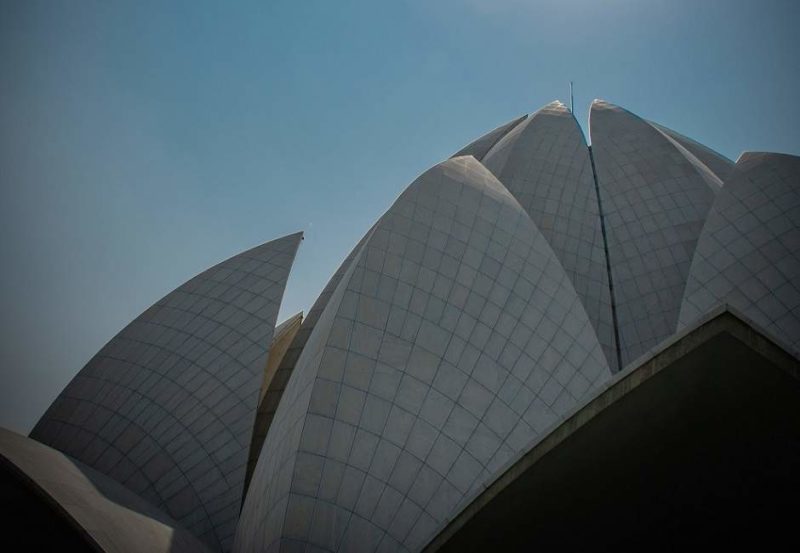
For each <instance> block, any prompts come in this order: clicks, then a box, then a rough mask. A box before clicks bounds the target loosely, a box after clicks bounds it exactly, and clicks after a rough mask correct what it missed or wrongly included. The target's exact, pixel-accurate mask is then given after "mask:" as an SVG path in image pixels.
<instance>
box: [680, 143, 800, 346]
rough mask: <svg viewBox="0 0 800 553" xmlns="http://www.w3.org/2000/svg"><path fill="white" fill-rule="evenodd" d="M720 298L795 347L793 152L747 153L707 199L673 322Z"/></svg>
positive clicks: (799, 165) (799, 332)
mask: <svg viewBox="0 0 800 553" xmlns="http://www.w3.org/2000/svg"><path fill="white" fill-rule="evenodd" d="M720 303H727V304H731V305H733V306H734V307H736V308H738V309H739V310H741V311H742V313H744V314H745V315H747V316H748V317H750V318H751V319H752V320H753V321H755V322H756V323H758V324H760V325H762V326H763V327H764V328H765V329H767V330H768V331H770V332H771V333H772V334H773V335H774V336H776V337H777V338H778V339H779V340H781V342H783V343H784V344H786V345H787V346H788V347H789V348H791V349H793V350H794V352H795V354H797V353H798V352H799V351H800V158H798V157H795V156H789V155H784V154H771V153H746V154H744V155H742V157H740V158H739V160H738V162H737V163H736V167H735V168H734V170H733V173H732V175H731V177H730V178H729V180H728V182H727V183H726V185H725V187H724V188H723V189H722V191H721V192H720V193H719V195H718V196H717V198H716V200H715V201H714V205H713V206H712V207H711V211H710V212H709V214H708V218H707V220H706V224H705V226H704V227H703V232H702V234H701V235H700V240H699V241H698V243H697V249H696V251H695V254H694V260H693V261H692V268H691V271H690V272H689V279H688V282H687V285H686V294H685V297H684V299H683V305H682V306H681V312H680V324H679V326H680V327H684V326H687V325H689V324H691V323H692V321H693V320H695V319H697V318H698V317H700V316H702V315H703V314H705V313H707V312H708V311H710V310H711V309H713V308H714V307H715V306H716V305H718V304H720Z"/></svg>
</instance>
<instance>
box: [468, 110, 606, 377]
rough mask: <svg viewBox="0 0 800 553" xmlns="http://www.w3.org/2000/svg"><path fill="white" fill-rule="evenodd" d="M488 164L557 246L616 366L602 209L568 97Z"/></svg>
mask: <svg viewBox="0 0 800 553" xmlns="http://www.w3.org/2000/svg"><path fill="white" fill-rule="evenodd" d="M483 164H484V165H485V166H486V168H487V169H489V171H491V172H492V173H493V174H494V176H495V177H497V179H498V180H499V181H500V182H502V183H503V185H505V187H506V188H507V189H508V191H509V192H511V194H512V195H513V196H514V198H516V200H517V201H518V202H519V203H520V205H521V206H522V207H523V209H525V211H526V212H527V213H528V215H530V217H531V219H533V222H534V223H535V224H536V226H537V227H538V229H539V231H541V233H542V234H543V235H544V237H545V239H547V242H548V243H549V244H550V247H551V248H553V251H554V252H555V254H556V256H557V257H558V259H559V261H561V265H562V266H563V267H564V270H565V271H566V273H567V276H569V277H570V279H571V280H572V284H573V286H574V287H575V291H576V292H577V293H578V297H579V298H580V299H581V301H582V302H583V306H584V308H585V309H586V312H587V314H588V315H589V320H590V321H591V322H592V325H593V326H594V329H595V332H596V333H597V337H598V339H599V341H600V344H601V345H602V346H603V351H604V353H605V355H606V359H608V364H609V366H611V367H614V368H615V369H616V367H617V366H618V362H617V355H616V345H615V343H614V323H613V320H612V314H611V298H610V295H609V285H608V270H607V267H606V257H605V251H604V246H603V234H602V229H601V223H600V210H599V208H598V202H597V193H596V190H595V185H594V177H593V175H592V165H591V160H590V159H589V150H588V149H587V147H586V141H585V140H584V138H583V132H582V131H581V129H580V127H579V126H578V122H577V121H575V118H574V117H573V116H572V113H571V112H570V111H569V110H568V109H567V108H566V106H564V104H562V103H561V102H553V103H551V104H548V105H546V106H545V107H543V108H542V109H540V110H539V111H537V112H536V113H534V114H533V115H531V116H530V117H528V118H527V119H526V120H525V121H523V122H521V123H519V125H517V126H516V127H515V128H514V131H513V132H511V133H508V134H506V135H505V136H504V137H503V138H501V139H500V141H498V142H497V144H496V145H495V146H494V147H493V148H492V149H491V150H489V152H488V153H487V154H486V156H485V157H484V159H483Z"/></svg>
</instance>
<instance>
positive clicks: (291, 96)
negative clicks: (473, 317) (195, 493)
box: [0, 0, 800, 432]
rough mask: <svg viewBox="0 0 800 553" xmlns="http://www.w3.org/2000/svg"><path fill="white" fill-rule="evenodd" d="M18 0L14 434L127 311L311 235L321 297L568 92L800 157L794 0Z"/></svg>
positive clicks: (5, 17) (13, 138) (6, 133)
mask: <svg viewBox="0 0 800 553" xmlns="http://www.w3.org/2000/svg"><path fill="white" fill-rule="evenodd" d="M231 4H233V3H224V2H201V1H198V0H194V1H192V2H186V3H180V2H170V3H166V2H152V3H148V2H144V1H137V2H125V3H123V2H99V1H88V0H82V1H68V2H59V1H55V0H51V1H47V2H33V1H29V0H23V1H16V2H14V1H2V2H0V71H1V73H0V74H1V75H2V78H0V229H1V230H2V232H0V267H2V269H0V302H1V303H0V336H2V338H0V425H2V426H6V427H9V428H12V429H14V430H17V431H21V432H27V431H28V430H29V429H30V428H31V427H32V425H33V424H34V423H35V421H36V420H37V419H38V417H39V416H40V415H41V413H42V412H43V411H44V409H45V408H46V407H47V406H48V405H49V403H50V402H51V401H52V399H53V398H54V397H55V395H56V394H57V393H58V392H59V391H60V390H61V389H62V388H63V386H64V385H65V384H66V383H67V382H68V381H69V379H70V378H71V377H72V376H73V375H74V374H75V373H76V372H77V371H78V370H79V369H80V368H81V367H82V366H83V365H84V364H85V362H86V361H88V359H89V358H90V357H91V356H92V355H93V354H94V353H95V352H96V351H97V350H98V349H99V348H100V347H101V346H102V345H103V344H104V343H105V342H106V341H107V340H108V339H109V338H111V337H112V336H113V335H114V334H116V333H117V332H118V331H119V330H120V329H121V328H122V327H123V326H124V325H125V324H126V323H127V322H129V321H130V320H131V319H133V318H134V317H136V316H137V315H138V314H139V313H140V312H141V311H143V310H144V309H145V308H147V307H148V306H149V305H150V304H152V303H153V302H154V301H156V300H157V299H158V298H160V297H161V296H162V295H164V294H165V293H167V292H168V291H170V290H171V289H173V288H174V287H175V286H177V285H179V284H181V283H182V282H183V281H185V280H186V279H188V278H190V277H191V276H193V275H194V274H196V273H197V272H199V271H201V270H203V269H205V268H207V267H209V266H211V265H213V264H215V263H217V262H219V261H221V260H223V259H225V258H227V257H229V256H230V255H233V254H235V253H238V252H239V251H241V250H243V249H246V248H249V247H251V246H254V245H257V244H259V243H262V242H264V241H267V240H270V239H273V238H276V237H278V236H281V235H284V234H288V233H291V232H294V231H297V230H303V231H305V236H306V239H305V241H304V243H303V244H302V246H301V249H300V251H299V254H298V258H297V262H296V264H295V267H294V269H293V272H292V276H291V280H290V283H289V286H288V289H287V292H286V296H285V298H284V304H283V308H282V315H281V317H282V318H283V317H286V316H288V315H291V314H292V313H294V312H296V311H299V310H307V309H308V307H309V306H310V304H311V303H313V301H314V299H315V298H316V296H317V294H318V293H319V291H320V290H321V289H322V287H323V285H324V284H325V282H326V281H327V279H328V277H329V276H330V275H331V274H332V273H333V271H334V270H335V269H336V267H337V265H338V264H339V262H340V261H341V260H342V258H343V257H344V256H345V255H346V253H347V252H348V251H349V249H350V248H351V247H352V245H353V244H355V242H356V241H357V240H358V239H359V238H360V237H361V235H362V234H363V233H364V232H365V231H366V230H367V229H368V228H369V227H370V225H371V224H372V223H373V222H374V221H375V219H376V218H377V217H378V216H380V214H381V213H383V211H384V210H386V209H387V208H388V207H389V206H390V205H391V202H392V201H393V200H394V198H395V197H396V196H397V195H398V194H399V193H400V192H401V191H402V190H403V188H404V187H405V186H407V185H408V184H409V183H410V182H411V181H412V180H413V179H414V178H415V177H416V176H417V175H419V174H420V173H421V172H422V171H424V170H425V169H426V168H428V167H429V166H431V165H433V164H435V163H437V162H439V161H441V160H442V159H444V158H446V157H448V156H449V155H450V154H452V153H453V152H454V151H456V150H458V149H459V148H460V147H461V146H463V145H464V144H465V143H467V142H469V141H470V140H471V139H473V138H475V137H477V136H478V135H480V134H482V133H483V132H485V131H488V130H490V129H491V128H494V127H495V126H497V125H499V124H501V123H503V122H505V121H507V120H509V119H511V118H513V117H516V116H518V115H520V114H523V113H529V112H532V111H535V110H536V109H538V108H539V107H541V106H542V105H544V104H546V103H548V102H550V101H551V100H554V99H561V100H563V101H565V102H567V101H568V95H569V85H568V83H569V81H570V80H573V81H574V82H575V111H576V116H577V117H578V119H579V121H581V122H582V123H583V124H584V128H585V127H586V117H587V108H588V106H589V103H590V102H591V100H592V99H593V98H604V99H606V100H609V101H611V102H614V103H617V104H620V105H622V106H624V107H626V108H627V109H629V110H631V111H633V112H635V113H638V114H639V115H641V116H643V117H646V118H648V119H652V120H654V121H657V122H659V123H662V124H664V125H666V126H668V127H671V128H673V129H675V130H678V131H679V132H682V133H684V134H686V135H688V136H691V137H692V138H694V139H696V140H698V141H700V142H703V143H705V144H707V145H708V146H711V147H712V148H715V149H717V150H718V151H720V152H721V153H723V154H725V155H727V156H728V157H731V158H734V159H735V158H736V157H738V155H739V154H740V153H741V151H743V150H769V151H779V152H786V153H792V154H799V153H800V130H798V122H800V107H798V101H797V93H798V90H799V89H800V65H799V64H798V61H797V54H798V52H800V38H798V37H799V35H800V33H798V32H797V23H798V17H799V16H800V2H796V1H778V0H773V1H770V0H761V1H737V0H728V1H725V0H703V1H698V0H693V1H686V0H604V1H602V2H601V1H597V0H561V1H556V0H542V1H522V0H463V1H456V0H440V1H435V0H427V1H424V0H422V1H410V0H409V1H401V0H394V1H391V2H382V1H381V2H379V1H375V0H372V1H347V0H338V1H335V2H334V1H330V0H328V1H304V2H296V1H272V2H265V1H262V2H253V3H246V2H239V3H235V5H231Z"/></svg>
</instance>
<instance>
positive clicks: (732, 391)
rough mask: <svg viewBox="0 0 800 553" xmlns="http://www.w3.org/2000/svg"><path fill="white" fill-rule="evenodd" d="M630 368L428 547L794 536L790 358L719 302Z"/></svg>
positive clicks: (610, 546) (797, 392)
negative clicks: (708, 314)
mask: <svg viewBox="0 0 800 553" xmlns="http://www.w3.org/2000/svg"><path fill="white" fill-rule="evenodd" d="M635 365H636V368H634V369H632V370H628V371H625V372H623V373H621V374H620V375H619V377H618V378H616V379H614V380H613V381H612V382H611V383H610V384H609V385H608V386H607V387H606V389H605V390H603V391H602V392H601V393H600V394H598V395H596V396H595V397H594V399H593V400H591V401H590V402H588V403H587V404H585V405H584V406H583V407H582V408H580V409H579V410H577V411H576V412H575V413H574V414H573V415H572V416H571V417H569V418H567V419H566V420H565V421H564V422H563V423H562V424H560V425H559V426H558V427H556V428H555V429H554V430H553V431H552V432H551V433H550V434H549V435H548V436H547V437H546V438H544V439H543V440H542V441H540V442H539V443H538V444H536V445H535V446H534V447H533V448H532V449H530V450H529V451H528V452H527V453H526V454H524V455H523V456H521V457H520V458H519V459H518V460H517V461H516V462H514V463H513V464H512V465H511V466H510V467H509V468H508V469H507V470H506V471H505V473H504V474H503V475H502V476H501V477H500V478H498V479H497V480H496V481H495V482H494V483H493V484H492V485H491V486H489V487H488V488H487V489H486V490H484V491H483V493H481V494H480V495H479V496H478V497H477V498H475V499H474V501H473V502H472V503H471V504H470V505H468V506H467V507H466V508H465V509H464V510H463V511H462V512H461V513H460V514H459V516H458V517H456V518H455V519H454V520H453V521H451V523H450V524H449V526H448V527H447V528H446V529H445V530H444V531H443V532H442V533H441V534H439V535H438V536H437V537H436V539H434V540H433V541H432V542H431V543H430V544H429V545H428V547H427V550H428V551H464V550H471V551H484V550H488V549H489V548H493V549H495V550H502V551H506V550H530V551H533V550H538V551H552V550H556V549H558V550H560V551H612V550H613V551H632V550H638V551H682V550H687V549H696V548H708V549H713V550H718V549H720V548H722V547H725V546H737V547H741V546H742V545H744V546H750V547H757V548H759V549H761V548H764V547H771V546H778V545H780V546H781V549H786V548H787V545H788V544H794V545H795V546H797V545H798V544H800V536H798V534H797V532H796V528H795V519H796V510H795V508H794V506H795V505H796V499H797V493H798V491H800V473H798V471H797V467H798V466H800V379H799V378H798V375H800V363H799V362H798V360H797V359H796V358H795V357H793V356H791V355H789V354H788V353H786V351H785V350H784V349H782V348H781V347H780V346H778V345H776V344H775V343H774V342H772V341H771V340H769V339H768V338H766V337H765V335H764V334H763V333H761V332H760V331H759V330H757V329H756V328H754V326H753V325H752V324H750V323H748V322H745V321H744V320H743V319H742V318H741V317H740V316H738V315H736V314H734V313H732V312H731V311H730V310H729V309H728V308H723V309H720V310H717V311H716V313H715V314H714V315H713V316H711V317H710V318H708V319H706V320H705V321H704V322H702V323H700V324H699V325H697V326H695V327H694V328H693V329H691V330H690V331H688V332H685V333H683V334H681V335H679V336H677V337H676V338H675V339H673V340H670V341H669V342H668V343H667V344H665V345H664V346H663V347H661V348H659V350H658V351H656V352H655V353H653V354H651V355H650V356H648V357H647V358H645V359H644V361H643V362H641V363H636V364H635ZM789 548H791V547H789Z"/></svg>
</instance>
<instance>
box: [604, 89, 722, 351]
mask: <svg viewBox="0 0 800 553" xmlns="http://www.w3.org/2000/svg"><path fill="white" fill-rule="evenodd" d="M590 130H591V136H592V151H593V153H594V160H595V169H596V172H597V175H596V176H597V180H598V185H599V189H600V195H601V201H602V204H603V216H604V219H605V227H606V237H607V240H608V255H609V260H610V265H611V276H612V279H613V283H614V303H615V306H616V313H617V324H618V333H619V334H618V335H619V341H620V350H621V357H622V366H625V365H627V364H628V363H630V362H631V361H632V360H634V359H636V358H637V357H639V356H640V355H642V354H643V353H645V352H646V351H648V350H649V349H650V348H652V347H653V346H655V345H656V344H658V343H659V342H660V341H661V340H664V339H665V338H667V337H669V336H671V335H672V334H673V333H674V332H675V327H676V325H677V322H678V312H679V310H680V306H681V300H682V298H683V292H684V287H685V285H686V278H687V276H688V274H689V266H690V265H691V263H692V256H693V255H694V248H695V245H696V243H697V238H698V237H699V236H700V230H701V229H702V227H703V223H704V222H705V218H706V214H707V213H708V210H709V209H710V208H711V203H712V202H713V201H714V196H715V193H716V191H717V190H718V188H717V185H716V184H714V183H711V182H709V181H708V180H707V175H704V174H703V172H701V171H700V170H698V167H697V166H696V162H697V160H696V158H693V159H692V160H690V159H688V158H687V157H686V156H685V155H684V154H683V153H682V152H681V151H680V150H679V149H678V148H677V147H676V146H675V144H673V142H672V141H671V140H669V139H668V137H666V136H665V135H664V134H663V133H662V132H661V131H659V130H658V129H656V128H655V127H654V126H652V125H651V124H650V123H648V122H647V121H645V120H643V119H641V118H639V117H637V116H636V115H634V114H632V113H630V112H628V111H626V110H624V109H622V108H620V107H617V106H615V105H613V104H609V103H607V102H603V101H599V100H595V101H594V102H593V103H592V108H591V113H590Z"/></svg>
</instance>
